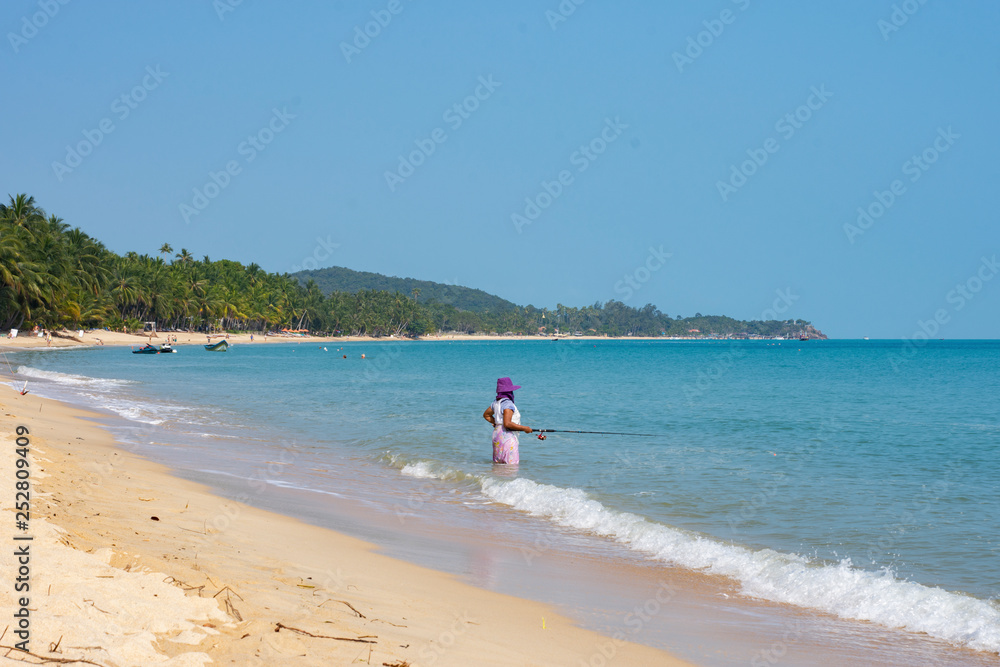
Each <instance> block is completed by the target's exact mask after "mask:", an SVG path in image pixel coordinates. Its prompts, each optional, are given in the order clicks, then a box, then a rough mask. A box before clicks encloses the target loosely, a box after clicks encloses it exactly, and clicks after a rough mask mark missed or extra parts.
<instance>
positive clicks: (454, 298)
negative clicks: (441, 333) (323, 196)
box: [291, 266, 517, 313]
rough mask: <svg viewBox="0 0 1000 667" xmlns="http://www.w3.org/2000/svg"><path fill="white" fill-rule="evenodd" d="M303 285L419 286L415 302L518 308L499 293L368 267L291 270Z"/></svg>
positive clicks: (338, 288) (327, 288)
mask: <svg viewBox="0 0 1000 667" xmlns="http://www.w3.org/2000/svg"><path fill="white" fill-rule="evenodd" d="M291 276H292V277H293V278H296V279H297V280H298V281H299V282H300V283H301V284H302V285H305V284H306V282H308V281H309V280H310V279H312V280H314V281H316V285H318V286H319V288H320V289H321V290H322V291H323V293H324V294H331V293H333V292H349V293H352V294H353V293H356V292H360V291H362V290H378V291H386V292H400V293H402V294H405V295H407V296H411V295H412V294H413V290H415V289H416V290H420V293H419V295H418V296H417V302H418V303H423V304H441V305H445V306H454V307H455V308H456V309H458V310H467V311H470V312H473V313H486V312H490V313H500V312H506V311H510V310H515V309H516V308H517V305H516V304H513V303H511V302H510V301H507V300H506V299H501V298H500V297H498V296H493V295H492V294H488V293H487V292H484V291H483V290H481V289H473V288H471V287H462V286H460V285H446V284H444V283H436V282H433V281H430V280H415V279H414V278H396V277H394V276H386V275H383V274H381V273H371V272H369V271H354V270H352V269H348V268H345V267H343V266H331V267H329V268H326V269H315V270H312V271H299V272H297V273H293V274H291Z"/></svg>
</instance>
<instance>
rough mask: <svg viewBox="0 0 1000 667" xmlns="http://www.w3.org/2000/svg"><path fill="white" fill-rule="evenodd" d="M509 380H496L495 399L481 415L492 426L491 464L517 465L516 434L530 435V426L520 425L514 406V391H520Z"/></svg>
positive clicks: (519, 416)
mask: <svg viewBox="0 0 1000 667" xmlns="http://www.w3.org/2000/svg"><path fill="white" fill-rule="evenodd" d="M520 388H521V387H520V386H519V385H515V384H514V383H513V382H512V381H511V379H510V378H500V379H498V380H497V397H496V400H495V401H493V404H492V405H490V407H488V408H486V411H485V412H484V413H483V419H485V420H486V421H488V422H489V423H490V424H492V425H493V462H494V463H511V464H513V463H518V462H519V461H520V460H521V455H520V453H519V452H518V442H517V432H518V431H521V432H522V433H531V427H530V426H522V425H521V413H520V412H519V411H518V409H517V406H516V405H514V391H515V390H517V389H520Z"/></svg>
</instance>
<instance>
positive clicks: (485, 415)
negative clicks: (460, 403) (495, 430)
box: [483, 405, 495, 426]
mask: <svg viewBox="0 0 1000 667" xmlns="http://www.w3.org/2000/svg"><path fill="white" fill-rule="evenodd" d="M483 419H485V420H486V421H488V422H489V423H490V426H495V424H494V423H493V406H492V405H491V406H490V407H488V408H486V412H484V413H483Z"/></svg>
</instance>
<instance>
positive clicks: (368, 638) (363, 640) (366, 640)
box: [274, 623, 378, 644]
mask: <svg viewBox="0 0 1000 667" xmlns="http://www.w3.org/2000/svg"><path fill="white" fill-rule="evenodd" d="M282 630H291V631H292V632H297V633H299V634H300V635H305V636H307V637H314V638H316V639H336V640H337V641H340V642H357V643H359V644H377V643H378V642H376V641H375V640H376V639H378V636H376V635H364V636H362V637H357V638H355V637H331V636H329V635H314V634H313V633H311V632H307V631H306V630H300V629H299V628H293V627H290V626H287V625H285V624H284V623H275V624H274V631H275V632H281V631H282Z"/></svg>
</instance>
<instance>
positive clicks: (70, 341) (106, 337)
mask: <svg viewBox="0 0 1000 667" xmlns="http://www.w3.org/2000/svg"><path fill="white" fill-rule="evenodd" d="M168 335H169V336H177V344H176V347H177V348H182V347H186V346H194V347H200V346H203V345H205V343H207V342H208V338H207V334H204V333H195V332H173V331H171V332H165V333H164V332H161V333H159V334H158V335H156V336H153V337H152V338H151V337H150V336H148V335H145V334H128V333H122V332H120V331H102V330H98V329H94V330H91V331H88V332H85V333H84V334H83V336H82V337H78V336H77V335H76V333H75V332H71V331H66V330H63V331H58V332H55V333H54V335H53V336H52V344H51V345H49V344H48V342H47V341H46V340H45V338H43V337H38V336H32V335H29V333H28V332H22V333H19V334H18V336H17V337H16V338H13V339H12V338H10V337H9V334H6V333H5V334H4V335H3V336H2V337H0V351H2V350H5V349H11V350H14V349H17V350H21V349H39V348H50V349H55V348H62V349H66V348H80V347H94V346H100V345H105V346H108V347H127V346H143V345H146V344H147V343H152V344H153V345H162V344H163V343H165V342H166V341H167V336H168ZM252 335H253V336H254V340H253V341H251V340H250V336H251V334H249V333H238V334H229V336H228V337H227V336H226V334H212V341H213V342H218V341H219V340H222V339H223V338H227V340H229V342H230V343H231V344H234V345H237V344H238V345H263V344H273V343H299V344H301V343H318V344H328V345H329V344H334V345H336V344H338V343H382V344H384V343H433V342H444V341H447V342H455V341H535V342H555V341H588V342H593V341H602V340H605V341H609V340H613V341H623V340H624V341H627V340H635V341H667V342H671V341H678V342H679V341H704V342H743V341H749V340H755V341H765V340H766V341H778V342H788V343H801V342H808V341H799V340H793V339H790V338H785V339H779V338H753V339H739V338H706V337H694V336H691V337H666V336H565V335H560V336H551V335H550V336H506V335H496V336H491V335H488V334H459V335H454V334H448V335H427V336H421V337H419V338H409V337H406V336H398V337H394V336H382V337H379V338H375V337H372V336H263V335H261V334H257V333H254V334H252ZM827 340H828V339H827Z"/></svg>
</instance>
